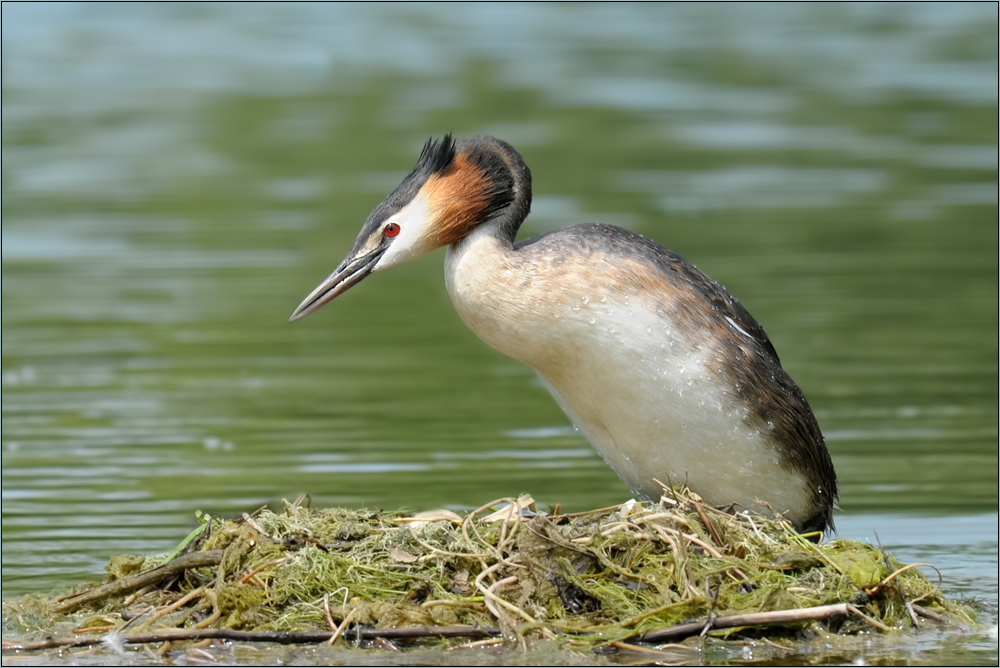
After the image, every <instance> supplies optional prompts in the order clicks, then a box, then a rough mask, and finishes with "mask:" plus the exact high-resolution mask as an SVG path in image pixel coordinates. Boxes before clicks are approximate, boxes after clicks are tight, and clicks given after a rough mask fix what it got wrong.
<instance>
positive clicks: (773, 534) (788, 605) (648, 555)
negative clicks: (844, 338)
mask: <svg viewBox="0 0 1000 668" xmlns="http://www.w3.org/2000/svg"><path fill="white" fill-rule="evenodd" d="M665 492H666V493H665V495H664V497H663V499H662V500H661V502H660V503H659V504H648V503H634V502H630V503H627V504H622V505H619V506H614V507H611V508H603V509H598V510H593V511H589V512H583V513H573V514H558V513H555V514H546V513H542V512H539V511H538V509H537V508H536V507H535V505H534V501H533V500H532V499H531V498H530V497H527V496H524V497H521V498H519V499H513V498H511V499H500V500H496V501H493V502H491V503H489V504H486V505H484V506H482V507H481V508H479V509H477V510H475V511H473V512H471V513H468V514H467V515H465V516H464V517H463V516H460V515H458V514H456V513H454V512H452V511H431V512H425V513H418V514H412V513H403V512H384V511H367V510H360V511H349V510H344V509H339V508H336V509H312V508H309V507H307V506H306V505H304V504H303V503H302V502H301V501H299V502H295V503H287V502H286V503H285V507H284V509H283V510H281V511H279V512H272V511H270V510H267V509H263V510H261V511H259V512H257V513H254V514H253V515H247V514H244V516H243V517H242V518H239V519H235V520H221V519H217V518H202V519H203V525H202V527H201V528H200V529H199V530H198V531H197V532H195V533H193V534H192V535H191V536H190V537H189V539H187V540H186V541H185V542H184V543H182V546H179V547H180V548H181V549H178V550H176V551H175V553H172V554H171V555H169V557H170V558H169V559H166V560H164V559H156V558H153V557H148V556H147V557H131V556H122V557H115V558H113V559H112V560H111V562H110V563H109V565H108V566H107V567H106V569H107V571H108V580H109V582H108V583H107V584H105V585H102V586H101V587H99V588H97V589H95V588H94V587H92V586H91V587H81V588H78V591H77V592H75V593H74V594H71V595H70V596H66V597H62V598H59V599H55V600H52V601H46V600H38V599H14V600H12V601H8V602H6V603H4V617H5V624H10V623H13V624H21V625H22V628H25V629H28V630H31V629H29V627H31V628H33V629H42V628H43V627H45V626H46V625H48V626H49V627H50V628H51V627H53V626H55V625H57V626H59V627H60V628H67V627H68V626H67V621H68V620H71V622H72V624H71V625H72V626H75V627H83V628H92V629H94V630H95V632H107V631H109V630H114V631H117V632H120V633H122V634H134V635H141V634H154V635H155V633H156V632H158V631H165V630H170V629H178V630H179V629H192V630H197V631H198V632H201V631H202V630H206V631H207V630H210V629H218V630H220V631H219V632H220V633H221V632H222V630H231V631H233V632H239V631H252V632H256V633H257V634H258V635H257V636H255V637H256V638H267V637H269V636H267V634H268V633H274V634H280V633H284V632H294V633H305V634H308V633H309V632H321V633H320V634H319V635H317V636H316V637H317V638H322V639H326V638H328V637H329V636H330V634H331V633H334V632H335V633H337V634H341V633H344V632H345V630H349V629H355V630H356V633H355V635H358V636H360V633H361V630H362V629H372V628H374V629H383V630H384V629H407V628H413V629H414V630H415V631H414V637H416V636H417V635H420V634H419V633H417V632H416V630H417V629H425V630H426V629H428V628H429V629H431V630H430V631H427V632H426V633H425V635H431V636H442V635H447V634H446V633H444V632H443V631H441V629H444V628H447V629H451V630H452V632H454V633H453V635H456V636H461V635H462V634H461V633H459V630H460V629H462V628H465V629H471V630H475V633H471V632H470V634H469V635H476V634H478V635H479V636H482V635H484V634H485V635H494V634H496V635H500V636H502V637H503V638H506V639H508V640H511V639H514V640H518V641H520V642H523V639H524V638H527V637H533V636H538V637H541V638H555V637H557V636H559V637H564V638H565V637H572V638H574V640H575V641H578V642H592V643H612V642H616V641H622V640H627V639H631V640H630V642H635V641H642V640H648V641H654V640H657V639H659V640H662V639H663V638H664V637H674V636H669V635H667V636H664V635H663V634H664V633H665V631H664V630H665V629H666V630H667V631H666V632H667V633H668V634H669V633H670V632H671V631H670V629H675V630H677V634H676V637H678V638H682V637H684V636H685V635H698V634H699V632H701V634H702V635H704V634H705V633H710V634H711V635H712V636H715V637H718V636H721V637H732V636H737V637H746V636H752V637H762V636H763V637H767V638H770V639H780V640H783V641H786V642H787V641H789V640H795V639H801V638H802V637H803V634H806V635H808V634H809V632H810V631H812V632H813V633H837V634H855V633H858V632H861V631H872V630H877V631H878V632H881V633H885V632H891V631H893V630H901V629H904V628H909V627H912V626H914V625H915V624H920V623H924V622H926V621H927V620H930V622H929V623H933V624H942V623H944V624H959V625H970V624H972V623H973V622H974V617H975V612H974V611H973V610H972V609H970V608H967V607H964V606H962V605H959V604H956V603H954V602H951V601H948V600H947V599H946V598H945V597H944V596H943V595H942V594H941V592H940V591H939V589H938V588H937V587H936V586H935V585H934V584H933V583H932V582H931V581H930V580H929V579H928V578H927V576H926V575H925V574H924V573H922V572H921V571H920V570H918V569H917V568H915V567H913V566H915V565H912V566H906V565H903V564H900V563H898V562H896V561H895V560H894V559H893V558H892V557H891V556H889V555H886V554H885V553H884V552H883V551H882V550H881V549H880V548H878V547H875V546H872V545H868V544H865V543H861V542H858V541H853V540H845V539H836V540H832V541H829V542H814V540H816V539H818V538H820V537H816V536H814V537H811V538H813V540H810V537H808V536H802V535H800V534H798V533H796V532H795V531H794V530H793V529H792V528H791V526H790V525H789V524H788V523H787V522H784V521H782V520H781V519H780V517H779V518H776V519H768V518H763V517H760V516H751V515H748V514H742V513H730V512H725V511H722V510H719V509H714V508H710V507H707V506H705V505H704V504H703V503H702V502H701V500H700V499H699V498H698V497H697V496H696V495H694V494H691V493H689V492H687V491H684V490H674V489H667V490H665ZM185 560H187V561H185ZM163 561H166V562H167V563H166V564H165V565H164V564H163V563H162V562H163ZM931 568H933V567H931ZM171 569H172V570H171ZM142 578H146V580H142ZM147 581H149V582H147ZM835 604H837V605H835ZM823 606H826V607H823ZM803 610H806V611H810V610H813V611H816V610H821V611H828V612H829V613H830V614H828V615H826V616H818V615H814V616H813V617H812V618H809V617H808V616H802V615H801V614H800V613H801V611H803ZM760 613H774V614H772V615H770V616H768V615H763V616H762V615H761V614H760ZM824 614H825V613H824ZM921 618H922V620H923V621H918V620H921ZM762 620H763V621H762ZM692 623H693V624H692ZM689 627H693V628H694V631H693V633H691V632H689V631H690V630H691V629H690V628H689ZM435 630H436V631H435ZM192 633H194V631H192ZM324 633H325V635H324ZM449 633H451V632H449ZM261 634H263V635H261ZM178 637H185V636H178ZM191 637H209V636H208V635H200V636H191ZM228 637H235V636H228ZM274 637H275V638H278V637H279V636H278V635H275V636H274ZM281 637H283V638H286V640H287V638H289V637H291V636H287V635H286V636H281ZM299 637H301V638H303V639H305V638H306V636H305V635H303V636H299ZM310 637H311V636H310Z"/></svg>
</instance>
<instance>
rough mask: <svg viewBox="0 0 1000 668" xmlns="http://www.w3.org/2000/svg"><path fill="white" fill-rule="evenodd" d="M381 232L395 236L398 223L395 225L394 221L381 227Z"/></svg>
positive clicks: (397, 231)
mask: <svg viewBox="0 0 1000 668" xmlns="http://www.w3.org/2000/svg"><path fill="white" fill-rule="evenodd" d="M382 234H384V235H385V236H387V237H394V236H396V235H397V234H399V225H397V224H396V223H389V224H388V225H386V226H385V227H383V228H382Z"/></svg>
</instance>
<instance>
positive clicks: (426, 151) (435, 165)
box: [413, 134, 455, 175]
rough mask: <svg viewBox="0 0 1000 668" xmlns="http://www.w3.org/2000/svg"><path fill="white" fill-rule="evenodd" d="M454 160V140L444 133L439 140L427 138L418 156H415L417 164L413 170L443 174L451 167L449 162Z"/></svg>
mask: <svg viewBox="0 0 1000 668" xmlns="http://www.w3.org/2000/svg"><path fill="white" fill-rule="evenodd" d="M454 160H455V141H454V140H453V139H452V138H451V135H450V134H447V135H445V136H444V138H443V139H442V140H441V141H434V139H433V138H431V139H428V140H427V143H426V144H424V148H423V150H422V151H420V157H419V158H417V166H416V167H415V168H414V170H413V171H414V172H421V173H424V174H428V175H430V174H443V173H444V172H446V171H447V170H448V168H449V167H451V163H452V162H453V161H454Z"/></svg>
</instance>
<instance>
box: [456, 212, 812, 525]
mask: <svg viewBox="0 0 1000 668" xmlns="http://www.w3.org/2000/svg"><path fill="white" fill-rule="evenodd" d="M519 255H522V256H523V253H522V252H515V251H513V250H512V249H510V248H509V246H508V247H506V248H505V247H504V245H503V244H502V242H500V241H499V240H498V239H496V238H495V237H494V236H492V235H491V234H490V232H489V230H488V229H483V230H482V231H476V232H474V233H473V234H471V235H470V236H468V237H467V238H465V239H463V240H462V241H461V242H460V243H459V244H456V245H454V246H452V247H449V249H448V254H447V257H446V261H445V280H446V284H447V287H448V292H449V294H450V295H451V299H452V302H453V303H454V305H455V308H456V309H457V310H458V313H459V315H460V316H461V317H462V319H463V320H464V321H465V323H466V324H467V325H468V326H469V328H470V329H471V330H472V331H473V332H474V333H475V334H476V335H478V336H479V337H480V338H481V339H483V341H485V342H486V343H487V344H489V345H490V346H492V347H493V348H495V349H496V350H498V351H500V352H502V353H504V354H506V355H509V356H510V357H513V358H515V359H518V360H520V361H522V362H525V363H527V364H529V365H530V366H532V367H533V368H534V369H535V370H536V371H538V373H539V375H540V376H541V377H542V379H543V380H544V382H545V384H546V386H547V387H548V388H549V390H550V391H551V393H552V395H553V396H554V397H555V399H556V401H557V402H558V403H559V405H560V406H561V407H562V408H563V410H564V411H565V412H566V414H567V415H568V416H569V418H570V419H571V420H572V421H573V422H574V424H576V426H577V427H578V428H579V429H580V431H581V432H582V433H583V435H584V436H585V437H586V439H587V440H588V441H589V442H590V443H591V445H593V446H594V448H595V449H597V451H598V452H599V453H600V454H601V455H602V457H604V459H605V461H607V463H608V464H609V465H610V466H611V467H612V468H614V470H615V471H616V472H617V473H618V474H619V475H620V476H621V477H622V479H623V480H625V482H626V483H627V484H628V485H629V486H630V487H631V488H632V489H633V490H634V491H635V492H637V493H640V494H642V495H644V496H646V497H649V498H654V499H656V498H658V497H659V495H660V493H661V488H660V487H659V485H657V484H656V483H655V482H654V481H653V478H657V479H659V480H660V481H662V482H663V483H673V484H681V483H685V482H686V483H687V484H688V485H689V486H690V488H691V489H692V490H693V491H695V492H697V493H698V494H700V495H701V496H702V498H704V499H705V500H706V502H708V503H710V504H712V505H718V506H722V505H727V504H731V503H735V504H739V505H740V506H743V507H745V508H749V509H752V510H755V511H758V512H767V508H766V507H765V506H762V505H761V504H760V503H759V502H758V501H763V502H765V503H766V504H768V505H769V506H770V507H771V509H773V510H775V511H778V512H785V511H795V510H798V509H803V508H807V507H809V495H808V493H807V492H808V490H807V488H806V481H805V479H804V478H803V477H802V476H801V475H799V474H797V473H795V472H793V471H790V470H788V469H787V468H786V467H785V466H782V464H781V457H780V453H779V451H778V450H777V449H776V447H775V446H774V445H773V444H772V443H771V442H770V441H769V439H768V435H767V433H766V429H767V428H766V426H761V427H760V428H757V427H755V426H751V424H752V422H753V421H752V420H748V419H747V418H748V416H749V414H750V410H751V407H750V406H748V405H746V403H745V402H743V401H742V400H741V399H740V398H739V397H738V396H737V394H736V392H735V390H734V389H733V388H731V387H730V386H729V383H730V381H729V380H728V378H727V377H726V376H725V375H724V373H723V368H724V367H723V364H722V359H721V358H720V357H718V355H719V353H718V352H717V347H716V346H714V345H713V341H712V340H711V337H706V340H702V341H697V340H691V337H690V336H689V335H688V336H681V335H680V334H679V332H680V331H681V330H682V327H680V326H677V325H679V323H673V322H672V321H671V320H670V318H669V316H666V315H664V314H663V313H661V312H657V307H656V305H655V303H654V301H653V300H652V299H651V298H650V297H649V296H648V295H644V293H643V292H642V291H641V290H640V289H637V290H636V291H635V292H634V293H630V291H628V290H626V291H624V292H623V291H621V290H614V289H611V288H609V287H608V286H607V284H606V281H602V280H601V276H599V275H595V278H594V280H592V281H588V280H587V271H586V267H583V268H581V270H580V271H576V272H573V273H572V274H571V275H570V274H567V273H564V274H563V275H562V276H559V275H554V274H555V273H558V272H553V275H546V274H545V263H544V262H541V263H540V262H538V259H539V258H537V257H535V258H533V261H532V262H531V263H530V265H529V264H525V263H524V260H523V259H519V257H518V256H519ZM519 263H522V264H523V266H521V264H519ZM593 271H597V272H599V271H600V268H599V267H595V268H593ZM737 327H738V326H737ZM740 331H741V332H742V329H741V330H740ZM743 334H745V332H743ZM790 517H791V519H793V520H795V519H804V518H796V517H795V515H794V512H793V513H792V514H791V515H790Z"/></svg>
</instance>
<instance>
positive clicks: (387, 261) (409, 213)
mask: <svg viewBox="0 0 1000 668" xmlns="http://www.w3.org/2000/svg"><path fill="white" fill-rule="evenodd" d="M431 217H432V216H431V210H430V206H429V203H428V202H427V199H426V198H425V197H424V196H423V195H417V196H416V197H414V198H413V201H412V202H410V203H409V204H407V205H406V206H405V207H403V209H402V210H401V211H400V212H399V213H397V214H396V215H395V216H392V217H391V218H389V219H388V220H386V221H385V224H386V225H387V224H389V223H396V224H397V225H399V234H398V235H397V236H396V237H395V238H394V239H393V240H392V243H391V244H390V245H389V248H388V250H386V251H385V253H384V254H383V255H382V257H381V258H380V259H379V261H378V262H377V263H376V264H375V267H374V268H373V269H372V271H379V270H380V269H386V268H388V267H392V266H393V265H397V264H402V263H403V262H409V261H410V260H415V259H416V258H418V257H420V256H421V255H424V254H426V253H428V252H430V251H432V250H434V245H433V243H432V242H431V235H430V234H428V232H429V230H430V226H431Z"/></svg>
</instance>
